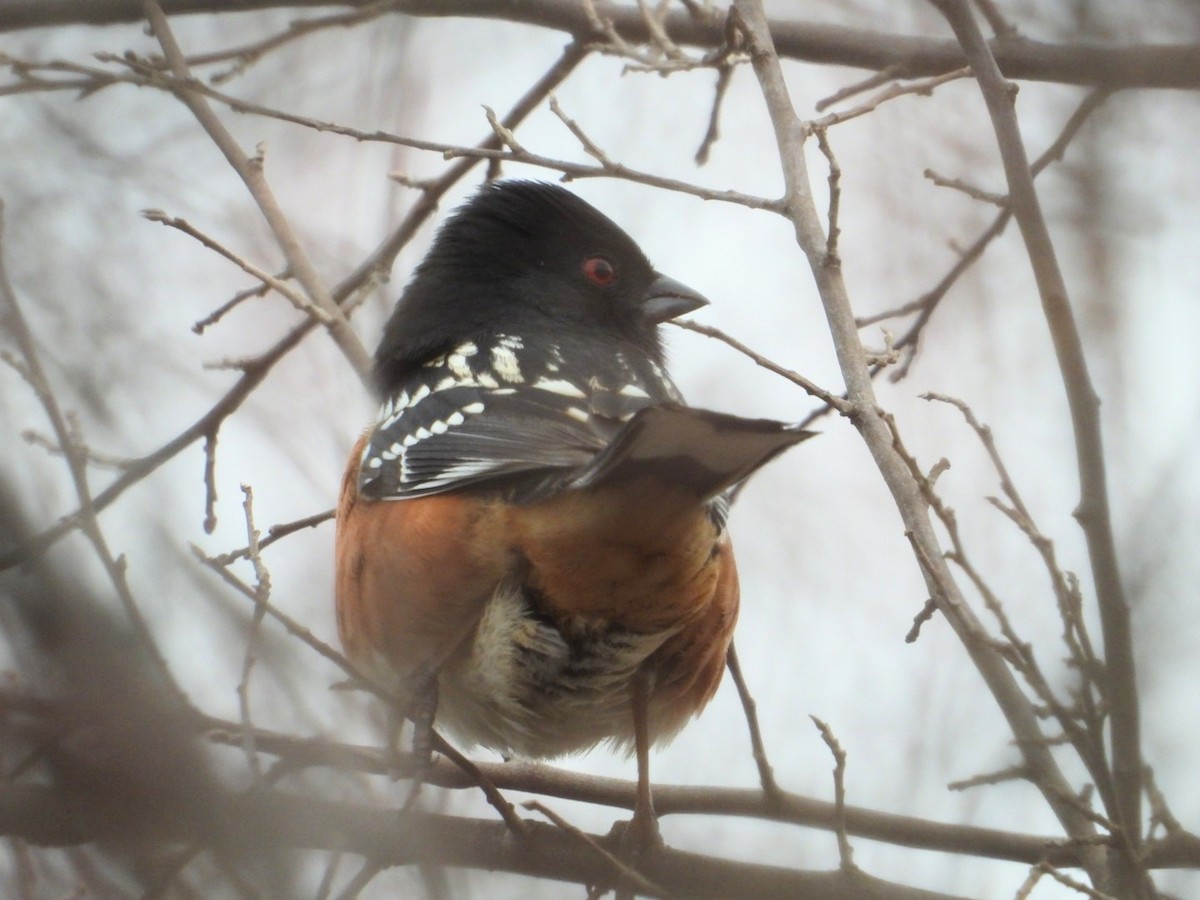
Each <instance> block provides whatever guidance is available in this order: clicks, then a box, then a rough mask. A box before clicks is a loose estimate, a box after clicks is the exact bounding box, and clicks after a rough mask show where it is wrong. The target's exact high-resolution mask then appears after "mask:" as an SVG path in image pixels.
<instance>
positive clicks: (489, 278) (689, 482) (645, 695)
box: [335, 180, 812, 841]
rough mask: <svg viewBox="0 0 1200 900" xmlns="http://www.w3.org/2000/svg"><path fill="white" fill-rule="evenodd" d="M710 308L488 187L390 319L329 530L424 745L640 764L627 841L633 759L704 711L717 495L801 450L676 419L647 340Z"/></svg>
mask: <svg viewBox="0 0 1200 900" xmlns="http://www.w3.org/2000/svg"><path fill="white" fill-rule="evenodd" d="M708 302H709V301H708V300H707V299H706V298H705V297H704V296H703V295H701V294H699V293H698V292H696V291H695V290H693V289H691V288H689V287H687V286H686V285H684V284H682V283H681V282H679V281H676V280H674V279H672V278H670V277H668V276H665V275H662V274H660V273H659V272H657V271H656V270H655V269H654V267H653V266H652V265H651V264H650V262H649V261H648V259H647V258H646V256H645V254H644V253H643V252H642V250H641V249H640V248H639V247H638V245H637V244H636V243H635V242H634V240H633V239H632V238H631V237H630V236H629V235H628V234H626V233H625V232H624V231H623V230H622V229H621V228H620V227H619V226H617V225H616V224H615V223H614V222H613V221H611V220H610V219H609V218H608V217H606V216H605V215H604V214H603V213H601V212H600V211H599V210H597V209H596V208H594V207H593V206H591V205H590V204H588V203H587V202H586V201H584V200H583V199H581V198H580V197H578V196H577V195H576V194H574V193H572V192H570V191H568V190H567V189H566V188H563V187H561V186H559V185H556V184H549V183H544V182H537V181H521V180H502V181H493V182H488V183H486V184H484V185H483V186H482V187H481V188H480V189H479V190H478V191H477V192H476V193H475V194H474V195H473V196H471V197H470V199H469V200H468V201H467V202H466V203H465V204H464V205H462V206H461V207H460V208H459V209H458V210H457V211H456V212H454V213H453V214H452V215H451V216H449V217H448V218H447V219H446V221H445V222H444V223H443V225H442V226H441V228H440V229H439V231H438V232H437V234H436V236H435V238H434V240H433V242H432V244H431V246H430V249H429V250H428V252H427V254H426V256H425V257H424V259H423V260H422V261H421V262H420V263H419V265H418V266H417V268H416V269H415V271H414V273H413V275H412V278H411V280H410V281H409V283H408V285H407V286H406V287H405V289H404V290H403V292H402V293H401V296H400V299H399V300H398V302H397V303H396V306H395V309H394V311H393V312H392V314H391V317H390V319H389V320H388V321H387V323H386V325H385V327H384V330H383V336H382V339H381V341H380V343H379V346H378V349H377V351H376V354H375V357H374V372H373V376H374V382H375V388H376V390H377V392H378V395H379V402H380V406H379V412H378V415H377V417H376V418H375V420H374V421H373V422H372V424H371V425H370V426H369V427H368V428H367V429H366V431H365V432H364V433H363V434H362V435H361V436H360V438H359V439H358V441H357V443H356V444H355V445H354V448H353V450H352V451H351V454H350V459H349V463H348V465H347V467H346V470H345V474H344V476H343V479H342V483H341V493H340V498H339V502H338V506H337V512H336V539H335V555H336V566H335V569H336V575H335V582H336V583H335V594H336V607H337V623H338V631H339V635H340V638H341V641H342V645H343V647H344V649H345V651H346V654H347V656H348V657H349V658H350V659H351V660H353V661H354V662H355V663H357V664H358V665H360V666H362V667H363V668H364V670H365V671H366V672H368V673H370V674H371V675H372V676H373V677H377V678H379V679H381V681H382V682H383V683H385V684H387V685H389V686H390V687H393V688H395V689H396V690H397V691H400V692H402V693H404V694H405V695H407V696H409V697H411V698H412V701H411V703H412V709H410V711H409V715H410V717H411V718H413V721H414V722H417V723H418V732H420V729H421V725H422V724H424V726H425V727H426V728H431V727H432V726H433V725H436V726H437V727H438V728H439V729H440V730H444V731H445V732H447V733H448V734H449V735H451V736H452V737H454V738H455V739H456V740H458V741H459V742H461V743H462V744H463V745H465V746H482V747H486V748H490V749H492V750H495V751H498V752H500V753H501V754H503V755H504V756H505V757H512V756H516V757H523V758H530V759H546V758H554V757H559V756H563V755H566V754H571V753H576V752H580V751H584V750H587V749H589V748H592V747H594V746H596V745H598V744H603V743H608V744H611V745H612V746H613V747H615V748H616V749H618V750H622V751H624V752H625V753H627V754H628V753H630V752H636V754H637V760H638V792H637V801H636V804H635V808H634V816H633V820H632V821H633V823H634V824H635V825H637V826H638V831H639V833H640V834H642V836H643V837H644V838H645V839H646V840H647V841H653V840H654V839H656V838H657V834H658V832H657V823H656V819H655V817H654V813H653V800H652V797H651V794H650V780H649V773H648V759H649V748H650V746H651V745H653V744H656V743H661V742H665V741H667V740H670V739H671V738H673V737H674V736H675V735H676V734H677V733H678V732H679V731H680V730H681V729H682V728H683V727H684V725H685V724H686V723H687V722H688V721H689V720H690V719H691V718H692V717H693V716H694V715H696V714H697V713H699V711H700V710H701V709H703V708H704V706H705V705H706V704H707V703H708V702H709V700H710V699H711V698H712V696H713V694H714V693H715V691H716V689H717V685H718V684H719V683H720V681H721V678H722V674H723V671H724V668H725V664H726V654H727V651H728V648H729V646H730V642H731V640H732V636H733V629H734V624H735V622H736V620H737V615H738V606H739V590H738V576H737V567H736V562H735V560H734V554H733V547H732V544H731V542H730V538H729V533H728V528H727V519H728V513H729V502H730V491H731V489H732V488H734V487H735V486H736V485H739V484H740V483H741V482H743V481H744V480H745V479H746V478H747V477H748V476H749V475H750V474H751V473H752V472H754V471H755V470H756V469H758V468H759V467H760V466H762V465H763V464H765V463H766V462H768V461H769V460H770V459H772V458H774V457H775V456H776V455H777V454H779V453H781V452H782V451H784V450H786V449H787V448H789V447H791V446H793V445H795V444H797V443H799V442H800V441H803V440H805V439H806V438H808V437H810V436H811V434H812V432H808V431H805V430H803V429H801V428H800V427H799V426H796V425H793V424H788V423H783V422H777V421H772V420H765V419H748V418H742V417H739V416H734V415H730V414H726V413H718V412H714V411H709V410H703V409H699V408H695V407H690V406H687V405H686V404H685V402H684V400H683V397H682V395H681V394H680V392H679V390H678V388H677V387H676V386H675V384H674V383H673V382H672V380H671V378H670V377H669V375H668V373H667V370H666V362H665V357H664V349H663V343H662V337H661V335H660V333H659V332H660V326H661V325H662V324H663V323H665V322H668V321H671V320H673V319H676V318H678V317H680V316H682V315H685V314H687V313H691V312H694V311H696V310H698V309H700V308H702V307H703V306H706V305H708ZM416 742H417V738H414V745H415V744H416ZM426 746H428V745H427V744H426Z"/></svg>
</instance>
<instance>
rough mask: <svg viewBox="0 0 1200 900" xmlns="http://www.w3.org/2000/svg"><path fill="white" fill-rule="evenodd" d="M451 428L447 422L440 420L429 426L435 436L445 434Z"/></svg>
mask: <svg viewBox="0 0 1200 900" xmlns="http://www.w3.org/2000/svg"><path fill="white" fill-rule="evenodd" d="M449 427H450V426H448V425H447V424H446V423H445V422H443V421H441V420H438V421H437V422H434V423H433V424H432V425H430V426H429V430H430V431H432V432H433V433H434V434H445V433H446V429H447V428H449Z"/></svg>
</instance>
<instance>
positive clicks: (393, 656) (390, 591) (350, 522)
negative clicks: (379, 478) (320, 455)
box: [335, 438, 511, 677]
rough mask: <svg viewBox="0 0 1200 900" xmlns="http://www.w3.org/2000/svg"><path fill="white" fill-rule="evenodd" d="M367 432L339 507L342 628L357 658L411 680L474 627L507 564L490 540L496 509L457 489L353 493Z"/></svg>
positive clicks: (338, 570)
mask: <svg viewBox="0 0 1200 900" xmlns="http://www.w3.org/2000/svg"><path fill="white" fill-rule="evenodd" d="M364 441H365V438H363V439H360V440H359V442H358V444H357V445H356V446H355V448H354V451H353V452H352V453H351V455H350V463H349V465H348V466H347V468H346V473H345V475H344V477H343V479H342V489H341V497H340V500H339V502H338V511H337V538H336V547H335V554H336V583H335V593H336V597H337V615H338V632H339V634H340V636H341V639H342V646H343V647H345V649H346V652H347V653H348V654H349V655H350V657H351V658H352V659H356V660H358V661H359V662H361V663H363V664H365V665H368V666H370V667H372V668H373V669H374V670H375V671H376V672H377V673H378V672H380V666H379V664H380V663H383V664H385V665H386V667H387V668H388V669H390V672H388V674H394V675H398V676H400V677H405V676H408V675H411V674H412V673H413V672H414V671H415V670H416V669H417V668H418V667H420V666H422V665H423V664H428V665H434V666H436V665H439V664H440V663H441V662H442V661H443V659H444V657H445V655H447V654H449V653H451V652H452V651H453V650H454V645H455V644H457V643H460V642H461V641H462V639H463V638H464V637H465V636H466V635H467V633H469V631H470V629H471V628H472V627H473V624H474V622H475V620H476V619H477V618H478V617H479V614H480V611H481V610H482V608H483V605H484V604H485V603H486V602H487V601H488V599H489V598H490V597H491V595H492V591H493V590H494V589H495V587H496V585H497V584H498V583H499V582H500V580H501V579H502V578H503V577H504V575H505V572H506V571H507V570H508V568H509V566H510V565H511V557H510V556H509V553H508V551H507V549H506V548H505V547H503V546H500V545H497V543H496V542H495V540H494V539H493V537H494V535H495V534H497V533H502V532H497V530H496V524H498V523H497V522H496V521H495V519H496V517H497V515H498V514H499V512H500V508H499V507H498V506H494V505H490V504H480V503H478V502H477V501H474V500H472V499H469V498H467V497H465V496H464V495H461V494H441V495H436V496H432V497H425V498H421V499H419V500H401V501H387V500H383V501H380V500H369V499H365V498H363V497H361V496H359V493H358V490H357V486H356V485H357V479H358V466H359V459H360V458H361V453H362V447H363V443H364Z"/></svg>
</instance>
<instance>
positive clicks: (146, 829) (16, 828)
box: [0, 786, 952, 900]
mask: <svg viewBox="0 0 1200 900" xmlns="http://www.w3.org/2000/svg"><path fill="white" fill-rule="evenodd" d="M217 806H218V808H219V809H220V810H221V811H222V812H223V813H224V815H223V816H222V819H223V820H224V821H229V822H236V823H238V829H239V832H241V833H243V834H247V835H254V837H255V842H256V844H257V845H258V846H259V847H261V848H264V849H266V848H308V849H313V848H315V849H321V850H328V851H330V852H338V853H341V852H350V853H355V854H358V855H360V856H363V857H365V858H366V859H368V860H370V861H371V862H373V863H374V864H376V865H378V866H380V867H386V866H395V865H408V864H413V863H423V864H433V865H449V866H461V867H467V868H479V869H487V870H490V871H506V872H515V873H519V874H523V875H529V876H532V877H536V878H549V879H556V880H559V881H567V882H575V883H578V884H596V883H601V882H604V881H605V880H610V879H611V875H612V872H611V870H610V868H609V865H608V864H607V863H606V861H605V860H604V858H603V857H602V856H600V855H599V854H596V853H595V852H594V851H593V850H592V849H591V848H589V847H588V846H587V845H585V844H583V843H582V842H581V841H579V840H578V839H577V838H576V837H575V836H573V835H571V834H569V833H567V832H566V831H563V830H560V829H559V828H556V827H554V826H551V825H544V824H541V823H537V822H531V823H529V825H530V830H529V834H528V835H527V836H526V837H524V838H522V839H521V840H520V841H514V840H513V839H512V837H511V835H510V834H509V833H508V832H507V831H506V830H505V826H504V825H503V823H500V822H496V821H488V820H482V819H467V818H459V817H453V816H443V815H435V814H429V813H415V812H409V813H404V814H399V815H398V814H397V813H396V811H395V810H389V809H375V808H368V807H364V806H353V805H351V804H347V803H335V802H332V801H327V800H317V799H312V798H308V797H300V796H296V795H292V794H285V793H282V792H278V791H256V792H252V793H249V794H240V795H232V794H231V795H226V796H225V797H223V798H221V801H220V802H219V803H218V804H217ZM84 812H85V813H86V808H85V809H84ZM159 813H160V814H159V815H153V814H151V813H150V812H149V811H148V814H147V815H146V816H145V817H144V818H141V819H133V818H126V819H124V820H121V821H117V820H112V819H108V820H106V819H105V818H103V817H89V816H87V815H86V814H82V815H81V812H80V807H79V806H78V804H76V803H75V802H73V801H72V800H71V798H69V797H65V796H64V795H62V794H60V793H58V792H57V791H55V790H54V789H53V788H49V787H35V786H21V787H13V786H10V787H5V788H2V789H0V833H3V834H8V835H13V836H17V837H22V838H24V839H26V840H28V841H30V842H32V843H37V844H48V845H52V846H57V845H71V844H77V843H80V842H83V841H89V840H98V839H107V840H118V839H122V840H134V841H154V842H160V841H161V842H178V841H181V840H182V841H188V842H192V841H203V840H205V838H206V836H205V835H204V834H201V833H198V832H197V831H196V830H195V829H194V828H193V827H190V826H192V824H193V823H192V820H190V819H188V818H186V817H180V816H175V815H172V814H171V813H172V811H170V810H161V811H159ZM590 837H591V839H592V840H593V841H595V842H596V843H598V844H601V845H603V844H604V843H605V839H604V838H603V837H600V836H597V835H591V836H590ZM642 872H643V874H644V875H645V876H646V877H647V878H649V879H651V880H652V881H653V882H655V883H656V884H659V885H661V886H662V887H663V888H665V889H666V890H668V891H670V892H671V893H672V894H673V895H674V896H679V897H696V898H703V897H755V898H764V900H766V898H781V900H782V898H789V900H804V898H814V900H816V898H820V900H882V898H885V897H886V898H894V900H952V898H950V897H949V895H946V894H935V893H932V892H929V891H921V890H917V889H914V888H909V887H905V886H904V885H900V884H894V883H890V882H885V881H880V880H878V879H874V878H870V877H868V876H866V875H862V874H861V873H843V872H812V871H800V870H793V869H784V868H780V867H776V866H765V865H754V864H750V863H741V862H735V861H732V860H723V859H716V858H713V857H710V856H706V855H702V854H697V853H686V852H683V851H680V850H672V849H663V850H661V851H659V852H656V853H655V854H654V856H653V858H652V859H650V860H648V861H647V862H646V863H645V864H644V865H643V866H642Z"/></svg>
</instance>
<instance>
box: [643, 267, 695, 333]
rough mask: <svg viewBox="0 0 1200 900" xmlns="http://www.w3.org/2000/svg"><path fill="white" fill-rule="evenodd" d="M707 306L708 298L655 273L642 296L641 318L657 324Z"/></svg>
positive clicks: (672, 279)
mask: <svg viewBox="0 0 1200 900" xmlns="http://www.w3.org/2000/svg"><path fill="white" fill-rule="evenodd" d="M702 306H708V299H707V298H706V297H704V296H703V295H702V294H699V293H697V292H696V291H693V290H692V289H691V288H690V287H688V286H687V285H686V284H681V283H680V282H678V281H676V280H675V279H674V278H668V277H667V276H666V275H655V278H654V281H652V282H651V283H650V287H648V288H646V295H645V296H644V297H643V298H642V305H641V311H642V318H643V319H645V320H646V321H647V322H650V323H653V324H655V325H658V324H660V323H662V322H667V321H670V320H671V319H676V318H678V317H679V316H682V315H683V314H684V313H690V312H694V311H695V310H697V309H699V308H700V307H702Z"/></svg>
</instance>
